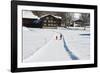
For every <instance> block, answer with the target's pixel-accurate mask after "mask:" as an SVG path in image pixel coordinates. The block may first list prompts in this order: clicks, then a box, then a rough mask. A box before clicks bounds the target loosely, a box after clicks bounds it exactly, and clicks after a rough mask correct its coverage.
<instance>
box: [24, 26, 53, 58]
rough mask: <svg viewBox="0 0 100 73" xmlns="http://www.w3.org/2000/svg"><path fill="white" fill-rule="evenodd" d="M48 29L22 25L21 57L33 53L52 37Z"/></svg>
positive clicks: (26, 56)
mask: <svg viewBox="0 0 100 73" xmlns="http://www.w3.org/2000/svg"><path fill="white" fill-rule="evenodd" d="M52 35H53V32H51V31H49V30H42V29H35V28H27V27H23V59H26V58H28V57H30V56H31V55H33V54H34V53H35V52H36V51H37V50H39V49H40V48H41V47H42V46H43V45H45V44H46V43H47V42H48V41H49V40H50V38H51V37H52Z"/></svg>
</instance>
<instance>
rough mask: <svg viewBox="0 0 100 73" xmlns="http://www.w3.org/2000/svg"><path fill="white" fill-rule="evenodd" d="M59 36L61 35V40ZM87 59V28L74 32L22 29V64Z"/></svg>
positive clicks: (88, 49) (72, 30)
mask: <svg viewBox="0 0 100 73" xmlns="http://www.w3.org/2000/svg"><path fill="white" fill-rule="evenodd" d="M60 34H62V35H63V38H62V39H61V40H60V39H59V36H60ZM56 36H58V40H56ZM89 58H90V31H89V28H88V29H86V30H82V29H79V30H78V29H77V30H76V29H72V28H71V29H62V28H58V29H40V28H27V27H23V62H45V61H67V60H87V59H89Z"/></svg>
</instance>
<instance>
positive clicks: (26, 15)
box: [23, 11, 39, 19]
mask: <svg viewBox="0 0 100 73" xmlns="http://www.w3.org/2000/svg"><path fill="white" fill-rule="evenodd" d="M23 18H32V19H39V17H38V16H36V15H34V14H33V13H32V11H23Z"/></svg>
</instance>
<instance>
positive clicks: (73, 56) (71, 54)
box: [63, 37, 78, 60]
mask: <svg viewBox="0 0 100 73" xmlns="http://www.w3.org/2000/svg"><path fill="white" fill-rule="evenodd" d="M63 43H64V48H65V50H66V51H67V52H68V54H69V56H70V57H71V59H72V60H78V57H76V56H75V55H74V54H73V53H72V52H71V51H70V50H69V49H68V47H67V45H66V42H65V39H64V37H63Z"/></svg>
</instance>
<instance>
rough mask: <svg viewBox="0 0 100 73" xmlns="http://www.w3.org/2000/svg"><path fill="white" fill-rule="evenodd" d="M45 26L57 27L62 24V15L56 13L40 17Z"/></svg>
mask: <svg viewBox="0 0 100 73" xmlns="http://www.w3.org/2000/svg"><path fill="white" fill-rule="evenodd" d="M40 20H42V21H43V22H42V25H43V27H44V28H45V27H57V26H61V17H59V16H54V15H44V16H41V17H40Z"/></svg>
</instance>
